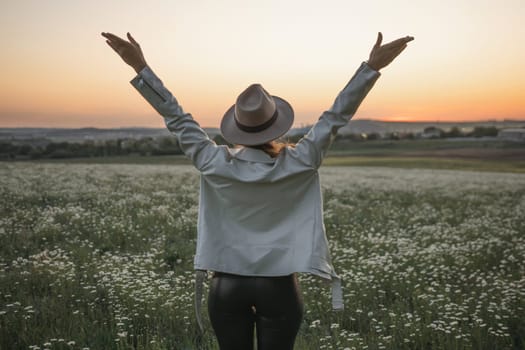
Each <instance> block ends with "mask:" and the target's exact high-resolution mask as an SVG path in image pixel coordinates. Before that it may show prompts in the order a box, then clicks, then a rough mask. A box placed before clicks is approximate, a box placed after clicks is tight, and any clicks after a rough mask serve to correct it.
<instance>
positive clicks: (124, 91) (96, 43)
mask: <svg viewBox="0 0 525 350" xmlns="http://www.w3.org/2000/svg"><path fill="white" fill-rule="evenodd" d="M153 5H154V6H153ZM153 5H152V4H151V3H144V2H141V1H138V0H129V1H128V2H126V9H125V10H123V9H122V5H121V3H120V2H116V1H108V2H107V3H105V4H104V6H103V7H100V5H97V4H96V3H91V2H71V1H67V0H53V1H51V2H39V1H36V0H5V1H4V2H3V6H2V7H3V11H1V12H0V29H1V30H2V32H3V33H7V34H6V35H2V36H1V37H0V45H1V46H2V47H3V48H6V49H5V50H4V51H5V52H3V54H2V55H1V56H0V64H1V65H2V67H8V69H5V71H4V72H3V77H2V80H1V81H0V127H65V128H77V127H99V128H112V127H154V128H157V127H164V123H163V120H162V117H160V116H159V115H157V114H156V112H155V111H154V110H153V108H152V107H151V106H150V105H149V104H148V103H147V102H146V101H144V100H143V98H142V97H141V96H140V95H139V94H138V92H136V91H135V89H134V88H133V87H132V86H131V85H130V84H129V81H130V80H131V79H132V78H133V77H134V76H135V73H134V72H133V70H132V69H131V68H130V67H128V66H126V65H125V64H124V63H123V62H122V61H121V60H120V58H119V57H118V56H117V55H116V54H115V53H114V52H113V51H112V50H111V49H110V48H109V47H108V46H107V45H106V43H105V41H104V38H102V37H101V36H100V32H103V31H104V32H113V33H115V34H117V35H120V36H124V35H125V33H126V32H128V31H129V32H131V33H132V34H133V35H134V37H135V38H136V39H137V40H138V41H139V43H141V47H142V49H143V50H144V54H145V57H146V60H147V62H148V64H149V65H150V66H151V67H152V69H153V70H154V71H155V72H156V73H157V74H158V75H159V77H160V78H161V79H162V80H163V81H164V83H165V85H166V86H167V87H168V88H169V89H170V91H172V92H173V93H174V95H175V96H176V98H177V99H178V101H179V102H180V103H181V105H182V106H183V107H184V109H185V110H186V111H188V112H190V113H192V115H193V116H194V118H195V119H196V120H197V121H198V122H199V124H200V125H202V126H203V127H218V126H219V124H220V120H221V118H222V116H223V113H224V112H225V111H226V110H227V109H228V108H229V107H230V106H231V105H232V104H233V103H234V101H235V99H236V97H237V95H238V94H239V93H240V92H241V91H242V90H243V89H244V88H245V87H246V86H248V85H250V84H251V83H254V82H259V83H261V84H262V85H263V86H264V87H265V88H266V89H267V90H268V91H269V92H270V93H271V94H274V95H277V96H280V97H283V98H285V99H286V100H287V101H288V102H290V104H291V105H292V106H293V108H294V110H295V123H294V127H298V126H301V125H310V124H313V123H314V122H315V121H316V120H317V119H318V117H319V116H320V115H321V113H322V112H323V111H324V110H326V109H328V108H329V107H330V106H331V104H332V102H333V100H334V98H335V97H336V95H337V93H338V92H339V91H340V90H341V89H342V88H343V87H344V85H345V84H346V83H347V82H348V80H349V79H350V78H351V76H352V75H353V73H354V72H355V70H356V69H357V67H358V66H359V64H361V62H363V61H365V60H366V59H367V58H368V54H369V52H370V49H371V47H372V45H373V44H374V42H375V39H376V35H377V32H378V31H381V32H382V33H383V37H384V42H385V43H386V42H389V41H391V40H394V39H396V38H398V37H401V36H405V35H412V36H414V37H415V40H414V41H413V42H410V43H409V45H408V48H407V49H406V50H405V51H404V52H403V53H402V54H401V55H400V56H399V57H398V58H397V59H396V60H395V61H394V62H393V63H392V64H391V65H390V66H388V67H386V68H385V69H383V70H382V71H381V77H380V78H379V80H378V81H377V83H376V85H375V86H374V88H373V89H372V90H371V91H370V93H369V95H368V96H367V97H366V99H365V100H364V102H363V104H362V105H361V107H360V108H359V110H358V111H357V113H356V115H355V117H354V119H374V120H386V121H396V120H404V121H415V122H417V121H423V122H458V123H459V122H462V121H466V122H468V121H479V122H482V121H493V120H519V121H522V120H524V119H525V69H523V62H525V46H523V45H516V38H522V37H525V26H524V25H523V24H522V20H523V18H525V4H523V2H522V1H521V0H508V1H506V2H505V6H502V5H501V3H499V2H497V1H495V0H487V1H483V2H472V1H468V0H459V1H453V0H441V1H438V0H429V1H426V2H424V3H421V2H417V3H416V2H413V1H410V0H399V1H398V2H396V3H395V4H394V3H393V2H390V1H387V0H371V1H369V2H366V3H351V2H348V1H345V0H327V1H324V2H322V3H319V2H315V1H313V0H312V1H310V0H302V1H299V0H289V1H286V2H282V1H278V0H267V1H265V2H264V3H261V2H244V1H241V0H224V1H221V2H216V1H213V0H201V1H199V2H182V1H168V0H158V1H156V2H155V3H154V4H153ZM444 23H446V25H444Z"/></svg>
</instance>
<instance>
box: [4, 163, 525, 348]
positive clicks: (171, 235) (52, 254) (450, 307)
mask: <svg viewBox="0 0 525 350" xmlns="http://www.w3.org/2000/svg"><path fill="white" fill-rule="evenodd" d="M320 173H321V179H322V186H323V194H324V203H323V205H324V209H325V226H326V230H327V235H328V238H329V242H330V249H331V253H332V259H333V263H334V266H335V268H336V271H337V272H338V273H339V275H340V276H341V277H342V279H343V287H344V301H345V310H344V311H341V312H332V311H331V310H330V307H331V303H330V290H329V288H328V285H326V284H325V283H323V282H322V281H320V280H318V279H317V278H313V277H311V276H309V275H300V283H301V289H302V294H303V298H304V301H305V316H304V320H303V323H302V326H301V330H300V332H299V336H298V339H297V342H296V349H299V350H303V349H305V350H310V349H342V350H350V349H355V350H357V349H368V350H376V349H377V350H379V349H407V350H408V349H410V350H413V349H447V350H448V349H524V348H525V310H524V308H525V264H524V261H525V175H524V174H520V173H514V174H512V173H505V172H500V173H496V172H487V171H484V172H481V171H460V170H441V169H402V168H388V167H359V166H355V167H339V166H331V167H322V168H321V170H320ZM0 175H1V179H2V181H1V185H0V198H1V202H0V203H1V204H0V242H1V244H0V349H2V350H11V349H33V350H36V349H39V350H42V349H151V350H157V349H159V350H160V349H218V347H217V345H216V342H215V339H214V337H213V332H212V330H211V326H210V324H209V321H208V320H207V315H206V313H205V312H204V314H203V316H204V320H205V326H206V331H205V333H204V334H202V335H201V334H200V333H199V332H198V330H197V326H196V322H195V315H194V310H193V295H194V292H193V283H194V272H193V254H194V251H195V242H196V222H197V205H198V186H199V175H198V173H197V172H196V171H195V170H194V169H193V168H192V167H190V166H187V165H180V164H179V165H173V164H157V165H152V164H81V163H78V164H73V163H69V164H67V163H37V162H20V163H0ZM203 310H206V305H204V306H203Z"/></svg>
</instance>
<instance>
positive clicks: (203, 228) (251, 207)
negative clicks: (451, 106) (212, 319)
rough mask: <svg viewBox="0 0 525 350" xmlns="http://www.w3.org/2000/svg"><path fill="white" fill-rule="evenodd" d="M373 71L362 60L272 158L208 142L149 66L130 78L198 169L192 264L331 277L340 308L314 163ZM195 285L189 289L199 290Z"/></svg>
mask: <svg viewBox="0 0 525 350" xmlns="http://www.w3.org/2000/svg"><path fill="white" fill-rule="evenodd" d="M378 77H379V73H378V72H377V71H375V70H373V69H371V68H370V67H369V66H368V65H367V64H366V63H362V64H361V66H360V67H359V69H358V70H357V72H356V73H355V75H354V76H353V77H352V79H351V80H350V81H349V82H348V84H347V85H346V86H345V87H344V88H343V90H342V91H341V92H340V93H339V95H338V96H337V98H336V99H335V102H334V104H333V106H332V107H331V108H330V109H329V110H327V111H325V112H324V113H323V114H322V115H321V117H320V118H319V120H318V121H317V123H316V124H315V125H314V126H313V127H312V128H311V129H310V131H309V132H308V133H307V134H306V135H305V136H304V137H303V138H302V139H301V140H300V141H299V142H298V143H297V144H296V146H295V147H287V148H285V149H284V150H283V151H282V152H281V153H280V154H279V155H278V156H277V157H276V158H272V157H270V156H269V155H267V154H266V153H265V152H263V151H261V150H258V149H254V148H249V147H242V148H229V147H227V146H222V145H217V144H215V142H213V141H212V140H211V139H210V138H209V137H208V135H207V134H206V133H205V132H204V130H202V129H201V127H200V126H199V124H198V123H197V122H196V121H195V120H194V119H193V118H192V116H191V114H189V113H186V112H184V110H183V109H182V107H181V105H180V104H179V103H178V101H177V100H176V99H175V97H174V96H173V95H172V94H171V93H170V92H169V91H168V90H167V89H166V88H165V87H164V85H163V83H162V81H161V80H160V79H159V78H158V77H157V76H156V75H155V73H153V71H152V70H151V69H150V68H149V67H145V68H144V69H143V70H142V71H141V72H140V73H139V74H138V75H137V76H136V77H135V78H134V79H133V80H132V81H131V84H132V85H133V86H134V87H135V88H136V89H137V90H138V91H139V92H140V93H141V94H142V96H144V98H145V99H146V100H147V101H148V102H149V103H150V104H151V105H152V106H153V108H155V109H156V110H157V112H158V113H159V114H160V115H162V116H163V117H164V120H165V123H166V126H167V128H168V129H169V130H170V131H171V132H172V133H173V134H175V136H176V137H177V139H178V141H179V144H180V147H181V149H182V151H183V152H184V154H185V155H186V156H187V157H188V158H190V159H191V161H192V162H193V164H194V166H195V167H196V168H197V169H198V170H199V171H200V174H201V176H200V198H199V215H198V225H197V251H196V255H195V260H194V265H195V269H196V270H209V271H220V272H227V273H233V274H238V275H249V276H282V275H289V274H292V273H294V272H304V273H310V274H314V275H317V276H320V277H322V278H324V279H327V280H330V281H332V283H333V284H332V304H333V308H334V309H342V308H343V302H342V291H341V284H340V280H339V278H338V276H337V274H336V273H335V271H334V268H333V266H332V263H331V259H330V252H329V250H328V243H327V238H326V234H325V228H324V223H323V202H322V194H321V186H320V182H319V173H318V169H319V167H320V166H321V163H322V160H323V158H324V156H325V155H326V152H327V150H328V148H329V146H330V144H331V143H332V141H333V139H334V138H335V136H336V134H337V130H338V129H339V128H341V127H342V126H345V125H346V124H347V123H348V121H349V120H350V119H351V117H352V116H353V115H354V113H355V112H356V110H357V108H358V107H359V105H360V104H361V102H362V101H363V99H364V98H365V96H366V95H367V93H368V91H369V90H370V89H371V88H372V86H373V85H374V83H375V81H376V80H377V78H378ZM199 278H200V279H202V276H200V277H199ZM197 288H198V290H197V293H196V294H199V293H201V290H200V286H197ZM198 298H199V299H200V296H198ZM198 303H199V305H200V300H199V301H198ZM198 321H199V322H200V319H198Z"/></svg>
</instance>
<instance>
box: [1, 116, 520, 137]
mask: <svg viewBox="0 0 525 350" xmlns="http://www.w3.org/2000/svg"><path fill="white" fill-rule="evenodd" d="M430 126H434V127H437V128H440V129H443V130H449V129H450V128H452V127H458V128H460V129H463V130H471V129H473V128H474V127H476V126H494V127H496V128H498V129H506V128H522V127H525V120H524V121H493V122H491V121H488V122H456V123H453V122H442V123H433V122H385V121H378V120H365V119H356V120H352V121H350V123H349V124H348V125H347V126H345V127H343V128H341V129H340V130H339V133H340V134H342V135H345V134H363V133H364V134H371V133H377V134H380V135H384V134H387V133H392V132H397V133H409V132H411V133H418V132H422V131H423V130H424V129H425V128H427V127H430ZM310 127H311V126H306V127H301V128H293V129H291V130H290V131H289V133H288V134H289V135H290V136H293V135H298V134H304V133H306V132H307V131H308V130H309V129H310ZM204 130H205V131H206V132H207V133H208V135H209V136H210V137H211V138H213V137H214V136H216V135H217V134H220V131H219V129H218V128H204ZM169 135H170V132H169V131H168V130H167V129H166V128H140V127H137V128H134V127H127V128H113V129H99V128H78V129H68V128H0V141H1V140H4V141H6V140H17V141H22V140H42V141H44V140H47V141H53V142H63V141H66V142H83V141H86V140H111V139H129V138H136V139H139V138H144V137H152V138H156V137H160V136H169Z"/></svg>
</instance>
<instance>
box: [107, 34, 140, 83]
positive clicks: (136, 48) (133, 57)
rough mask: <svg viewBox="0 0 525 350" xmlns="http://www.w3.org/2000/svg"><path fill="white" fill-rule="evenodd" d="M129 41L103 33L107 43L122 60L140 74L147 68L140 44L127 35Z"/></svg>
mask: <svg viewBox="0 0 525 350" xmlns="http://www.w3.org/2000/svg"><path fill="white" fill-rule="evenodd" d="M127 35H128V39H129V41H127V40H124V39H122V38H119V37H118V36H116V35H114V34H111V33H104V32H103V33H102V36H103V37H104V38H106V39H107V40H106V43H108V45H109V46H111V48H112V49H113V50H115V52H116V53H117V54H118V55H119V56H120V57H121V58H122V60H123V61H124V62H126V63H127V64H128V65H130V66H131V67H132V68H133V69H134V70H135V72H137V73H139V72H140V71H141V70H142V69H144V67H146V66H147V63H146V60H145V59H144V55H143V54H142V50H141V48H140V45H139V43H138V42H136V41H135V39H133V37H132V36H131V34H130V33H128V34H127Z"/></svg>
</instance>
